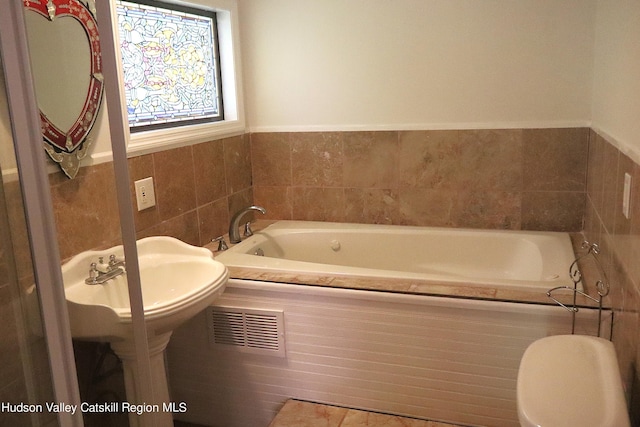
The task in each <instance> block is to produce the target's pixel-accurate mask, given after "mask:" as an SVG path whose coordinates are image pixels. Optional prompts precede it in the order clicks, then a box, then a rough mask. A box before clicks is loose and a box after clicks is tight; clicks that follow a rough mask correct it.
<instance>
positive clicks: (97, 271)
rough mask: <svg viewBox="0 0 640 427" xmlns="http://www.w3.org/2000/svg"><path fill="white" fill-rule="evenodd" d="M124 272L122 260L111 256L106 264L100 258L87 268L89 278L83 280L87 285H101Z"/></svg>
mask: <svg viewBox="0 0 640 427" xmlns="http://www.w3.org/2000/svg"><path fill="white" fill-rule="evenodd" d="M125 272H126V270H125V262H124V260H122V259H118V258H116V256H115V255H111V256H110V257H109V263H108V264H107V263H105V262H104V258H102V257H100V258H98V262H97V263H95V262H92V263H91V265H90V266H89V277H87V278H86V279H85V280H84V283H86V284H87V285H101V284H103V283H105V282H106V281H107V280H110V279H113V278H114V277H117V276H119V275H121V274H124V273H125Z"/></svg>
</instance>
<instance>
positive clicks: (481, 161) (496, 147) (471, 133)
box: [457, 129, 523, 191]
mask: <svg viewBox="0 0 640 427" xmlns="http://www.w3.org/2000/svg"><path fill="white" fill-rule="evenodd" d="M460 143H461V144H462V148H463V149H462V157H461V159H460V160H459V164H458V168H459V169H460V171H461V172H462V175H461V176H460V178H459V179H460V181H459V184H460V187H457V189H463V188H464V189H470V190H476V189H478V190H480V189H481V190H488V189H492V190H502V191H521V190H522V155H523V152H522V150H523V146H522V130H520V129H507V130H467V131H460Z"/></svg>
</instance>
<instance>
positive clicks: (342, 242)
mask: <svg viewBox="0 0 640 427" xmlns="http://www.w3.org/2000/svg"><path fill="white" fill-rule="evenodd" d="M256 254H259V255H262V256H259V255H258V256H257V255H256ZM574 257H575V256H574V253H573V249H572V245H571V240H570V238H569V235H568V234H567V233H557V232H534V231H502V230H470V229H451V228H435V227H410V226H388V225H366V224H340V223H328V222H311V221H279V222H276V223H274V224H272V225H270V226H268V227H267V228H265V229H263V230H261V231H259V232H256V233H255V234H254V235H253V236H251V237H249V238H246V239H245V240H244V241H243V242H242V243H240V244H238V245H235V246H233V247H232V248H231V249H229V250H227V251H225V252H222V253H220V254H219V255H218V256H217V257H216V259H217V260H218V261H221V262H223V263H224V264H226V265H227V266H230V267H249V268H258V269H260V270H266V271H270V272H288V273H327V274H330V275H339V276H358V277H381V278H398V279H421V280H429V281H434V282H441V283H466V284H469V283H471V284H473V285H488V286H494V287H495V286H497V287H507V288H514V289H523V290H533V289H540V290H543V291H546V290H548V289H550V288H552V287H555V286H565V285H567V286H568V285H572V284H573V282H571V280H570V279H569V266H570V265H571V263H572V261H573V259H574Z"/></svg>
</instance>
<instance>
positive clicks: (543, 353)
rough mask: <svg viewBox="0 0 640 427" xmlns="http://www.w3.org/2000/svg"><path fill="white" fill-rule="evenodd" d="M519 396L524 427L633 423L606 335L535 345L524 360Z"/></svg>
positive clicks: (546, 340)
mask: <svg viewBox="0 0 640 427" xmlns="http://www.w3.org/2000/svg"><path fill="white" fill-rule="evenodd" d="M517 400H518V416H519V417H520V422H521V424H522V425H523V426H578V425H589V426H593V427H596V426H598V427H605V426H610V427H614V426H615V427H628V426H629V416H628V412H627V407H626V403H625V398H624V393H623V389H622V381H621V380H620V371H619V369H618V362H617V359H616V353H615V349H614V347H613V344H612V343H611V342H610V341H607V340H605V339H602V338H596V337H590V336H585V335H556V336H551V337H546V338H542V339H540V340H537V341H535V342H534V343H532V344H531V345H530V346H529V347H528V348H527V350H526V351H525V353H524V355H523V356H522V360H521V362H520V369H519V371H518V382H517Z"/></svg>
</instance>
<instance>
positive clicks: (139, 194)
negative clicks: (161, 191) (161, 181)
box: [134, 177, 156, 211]
mask: <svg viewBox="0 0 640 427" xmlns="http://www.w3.org/2000/svg"><path fill="white" fill-rule="evenodd" d="M134 185H135V187H136V201H137V202H138V210H139V211H141V210H143V209H148V208H151V207H153V206H155V205H156V193H155V191H154V189H153V178H152V177H149V178H144V179H141V180H139V181H136V182H134Z"/></svg>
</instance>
